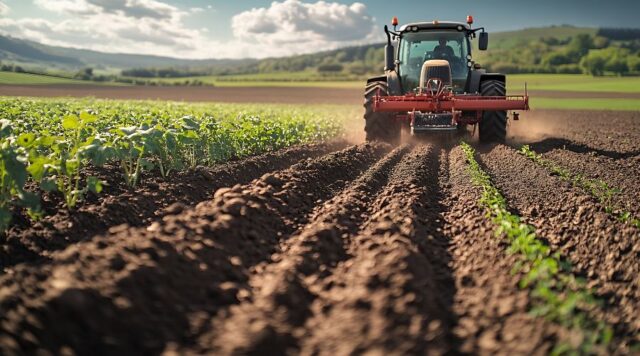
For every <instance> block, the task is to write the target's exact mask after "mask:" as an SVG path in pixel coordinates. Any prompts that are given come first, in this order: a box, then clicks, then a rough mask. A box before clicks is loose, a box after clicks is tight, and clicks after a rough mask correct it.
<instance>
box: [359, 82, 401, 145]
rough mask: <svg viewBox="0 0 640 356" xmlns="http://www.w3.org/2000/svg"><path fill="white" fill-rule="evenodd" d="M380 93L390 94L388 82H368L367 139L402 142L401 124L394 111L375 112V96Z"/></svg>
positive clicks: (366, 105) (383, 94) (365, 107)
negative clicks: (395, 118)
mask: <svg viewBox="0 0 640 356" xmlns="http://www.w3.org/2000/svg"><path fill="white" fill-rule="evenodd" d="M378 93H380V95H382V96H387V95H389V88H388V87H387V83H386V82H383V81H376V82H371V83H369V84H367V87H366V88H365V91H364V120H365V125H364V131H365V132H366V137H367V141H382V142H387V143H390V144H392V145H396V144H398V143H400V135H401V132H402V131H401V126H402V125H401V124H400V123H399V122H396V121H395V120H394V115H393V113H386V112H374V111H373V98H374V97H375V96H376V94H378Z"/></svg>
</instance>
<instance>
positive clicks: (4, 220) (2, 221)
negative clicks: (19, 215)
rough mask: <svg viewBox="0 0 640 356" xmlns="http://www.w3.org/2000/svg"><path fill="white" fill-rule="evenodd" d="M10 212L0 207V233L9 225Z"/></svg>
mask: <svg viewBox="0 0 640 356" xmlns="http://www.w3.org/2000/svg"><path fill="white" fill-rule="evenodd" d="M11 218H12V214H11V210H9V209H8V208H7V207H0V231H5V230H6V229H7V228H8V227H9V224H10V223H11Z"/></svg>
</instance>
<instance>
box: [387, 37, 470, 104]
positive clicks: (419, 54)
mask: <svg viewBox="0 0 640 356" xmlns="http://www.w3.org/2000/svg"><path fill="white" fill-rule="evenodd" d="M468 53H469V49H468V41H467V37H466V35H465V33H464V32H458V31H423V32H410V33H404V34H403V35H402V39H401V41H400V49H399V56H398V59H399V60H400V64H399V65H398V74H399V75H400V78H401V80H402V83H403V84H402V85H403V88H404V91H405V92H409V91H412V90H413V89H415V88H417V87H418V82H419V81H420V70H421V69H422V64H423V63H424V62H425V61H427V60H430V59H445V60H447V61H449V65H450V66H451V75H452V76H453V78H452V79H453V86H454V90H456V89H457V90H456V91H459V90H462V89H463V87H464V83H465V82H466V80H467V74H468V72H469V69H468V67H467V54H468Z"/></svg>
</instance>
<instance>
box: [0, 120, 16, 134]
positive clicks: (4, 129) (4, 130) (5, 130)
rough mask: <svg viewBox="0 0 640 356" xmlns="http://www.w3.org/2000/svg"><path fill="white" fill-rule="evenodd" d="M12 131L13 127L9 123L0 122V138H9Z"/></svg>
mask: <svg viewBox="0 0 640 356" xmlns="http://www.w3.org/2000/svg"><path fill="white" fill-rule="evenodd" d="M12 131H13V127H12V126H11V121H9V120H7V119H2V120H0V138H6V137H9V136H11V133H12Z"/></svg>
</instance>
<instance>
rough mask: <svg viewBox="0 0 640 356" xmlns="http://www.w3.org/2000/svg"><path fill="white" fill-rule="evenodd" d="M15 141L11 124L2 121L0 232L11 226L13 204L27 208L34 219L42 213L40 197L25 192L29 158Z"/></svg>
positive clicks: (0, 145)
mask: <svg viewBox="0 0 640 356" xmlns="http://www.w3.org/2000/svg"><path fill="white" fill-rule="evenodd" d="M15 141H16V140H15V137H14V136H13V129H12V127H11V123H10V122H9V121H8V120H0V231H5V230H6V229H7V228H8V227H9V225H10V224H11V219H12V209H11V208H12V205H13V204H17V205H18V206H21V207H23V208H26V209H27V210H28V212H29V215H31V216H32V217H37V216H38V215H39V212H40V197H39V196H38V195H36V194H34V193H30V192H27V191H25V190H24V185H25V183H26V181H27V176H28V172H27V156H26V154H25V153H26V151H25V150H24V149H23V148H22V147H20V146H18V145H16V143H15Z"/></svg>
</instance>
